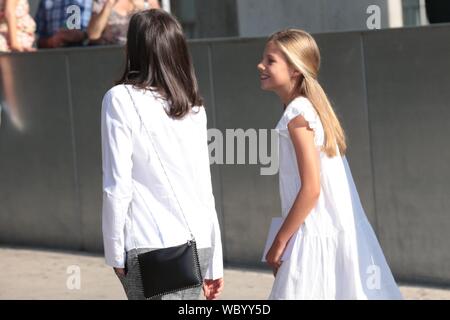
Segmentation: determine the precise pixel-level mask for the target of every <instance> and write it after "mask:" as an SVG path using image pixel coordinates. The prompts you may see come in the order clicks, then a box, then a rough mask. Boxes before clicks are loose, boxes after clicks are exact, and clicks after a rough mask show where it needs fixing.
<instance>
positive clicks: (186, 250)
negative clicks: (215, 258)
mask: <svg viewBox="0 0 450 320" xmlns="http://www.w3.org/2000/svg"><path fill="white" fill-rule="evenodd" d="M138 260H139V269H140V271H141V278H142V285H143V287H144V296H145V297H146V298H152V297H157V296H161V295H164V294H168V293H172V292H175V291H179V290H184V289H189V288H195V287H199V286H201V285H202V283H203V281H202V275H201V271H200V264H199V261H198V253H197V247H196V244H195V241H188V242H187V243H185V244H182V245H180V246H176V247H170V248H163V249H157V250H154V251H149V252H146V253H141V254H139V255H138Z"/></svg>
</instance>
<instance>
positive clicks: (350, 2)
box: [236, 0, 389, 37]
mask: <svg viewBox="0 0 450 320" xmlns="http://www.w3.org/2000/svg"><path fill="white" fill-rule="evenodd" d="M387 1H388V0H358V1H355V0H339V1H336V0H315V1H311V0H277V1H273V0H239V1H237V3H236V5H237V8H238V9H237V11H238V17H239V35H240V36H241V37H256V36H267V35H269V34H271V33H273V32H275V31H278V30H280V29H285V28H288V27H290V28H300V29H304V30H307V31H308V32H315V33H317V32H330V31H348V30H367V24H366V21H367V18H368V17H369V15H368V14H367V13H366V10H367V8H368V7H369V6H370V5H378V6H379V7H380V10H381V11H380V13H381V27H382V28H386V27H389V17H388V4H387Z"/></svg>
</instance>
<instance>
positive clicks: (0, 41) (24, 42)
mask: <svg viewBox="0 0 450 320" xmlns="http://www.w3.org/2000/svg"><path fill="white" fill-rule="evenodd" d="M29 12H30V8H29V4H28V0H0V52H10V51H17V52H23V51H34V50H35V49H34V48H33V43H34V32H35V30H36V24H35V22H34V20H33V18H32V17H31V16H30V13H29Z"/></svg>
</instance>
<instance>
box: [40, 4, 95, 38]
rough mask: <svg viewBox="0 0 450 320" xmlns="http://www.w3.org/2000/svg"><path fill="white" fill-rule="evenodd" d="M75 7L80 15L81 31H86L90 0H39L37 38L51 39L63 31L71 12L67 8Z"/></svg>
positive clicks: (89, 15)
mask: <svg viewBox="0 0 450 320" xmlns="http://www.w3.org/2000/svg"><path fill="white" fill-rule="evenodd" d="M71 5H76V6H78V7H79V8H80V13H81V21H80V24H81V30H86V28H87V26H88V24H89V19H90V18H91V12H92V0H41V2H40V3H39V7H38V9H37V12H36V17H35V21H36V33H37V34H38V35H39V37H45V38H46V37H51V36H52V35H53V34H55V33H56V32H57V31H58V30H60V29H65V28H67V27H66V20H67V18H68V17H69V16H71V15H72V14H73V12H69V13H67V8H68V7H69V6H71Z"/></svg>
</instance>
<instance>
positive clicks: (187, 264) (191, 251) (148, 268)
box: [125, 85, 203, 299]
mask: <svg viewBox="0 0 450 320" xmlns="http://www.w3.org/2000/svg"><path fill="white" fill-rule="evenodd" d="M125 88H126V89H127V91H128V94H129V95H130V98H131V101H132V102H133V106H134V108H135V110H136V113H137V115H138V116H139V119H140V121H141V124H142V126H143V127H144V129H145V131H146V132H147V135H148V137H149V138H150V141H151V143H152V145H153V148H154V150H155V152H156V155H157V157H158V159H159V162H160V164H161V167H162V169H163V172H164V174H165V176H166V178H167V181H168V183H169V185H170V188H171V189H172V192H173V194H174V196H175V199H176V201H177V203H178V206H179V208H180V211H181V213H182V214H183V218H184V220H185V222H186V226H187V229H188V231H189V233H190V237H191V238H190V239H189V240H187V242H186V243H185V244H182V245H179V246H175V247H169V248H162V249H156V250H152V251H148V252H145V253H141V254H138V256H137V257H138V264H139V270H140V273H141V279H142V286H143V288H144V297H145V298H146V299H150V298H154V297H159V296H162V295H165V294H169V293H173V292H176V291H179V290H185V289H190V288H196V287H200V286H201V285H202V284H203V277H202V274H201V269H200V262H199V258H198V252H197V245H196V242H195V238H194V236H193V234H192V231H191V229H190V228H189V224H188V222H187V219H186V216H185V214H184V212H183V209H182V208H181V205H180V202H179V201H178V198H177V196H176V194H175V191H174V189H173V187H172V184H171V183H170V179H169V176H168V175H167V172H166V170H165V169H164V165H163V163H162V161H161V158H160V157H159V154H158V151H157V149H156V146H155V143H154V142H153V139H152V136H151V135H150V133H149V132H148V131H147V128H146V127H145V125H144V122H143V121H142V118H141V115H140V113H139V111H138V109H137V107H136V104H135V103H134V99H133V96H132V95H131V93H130V91H129V89H128V88H127V86H126V85H125Z"/></svg>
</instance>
